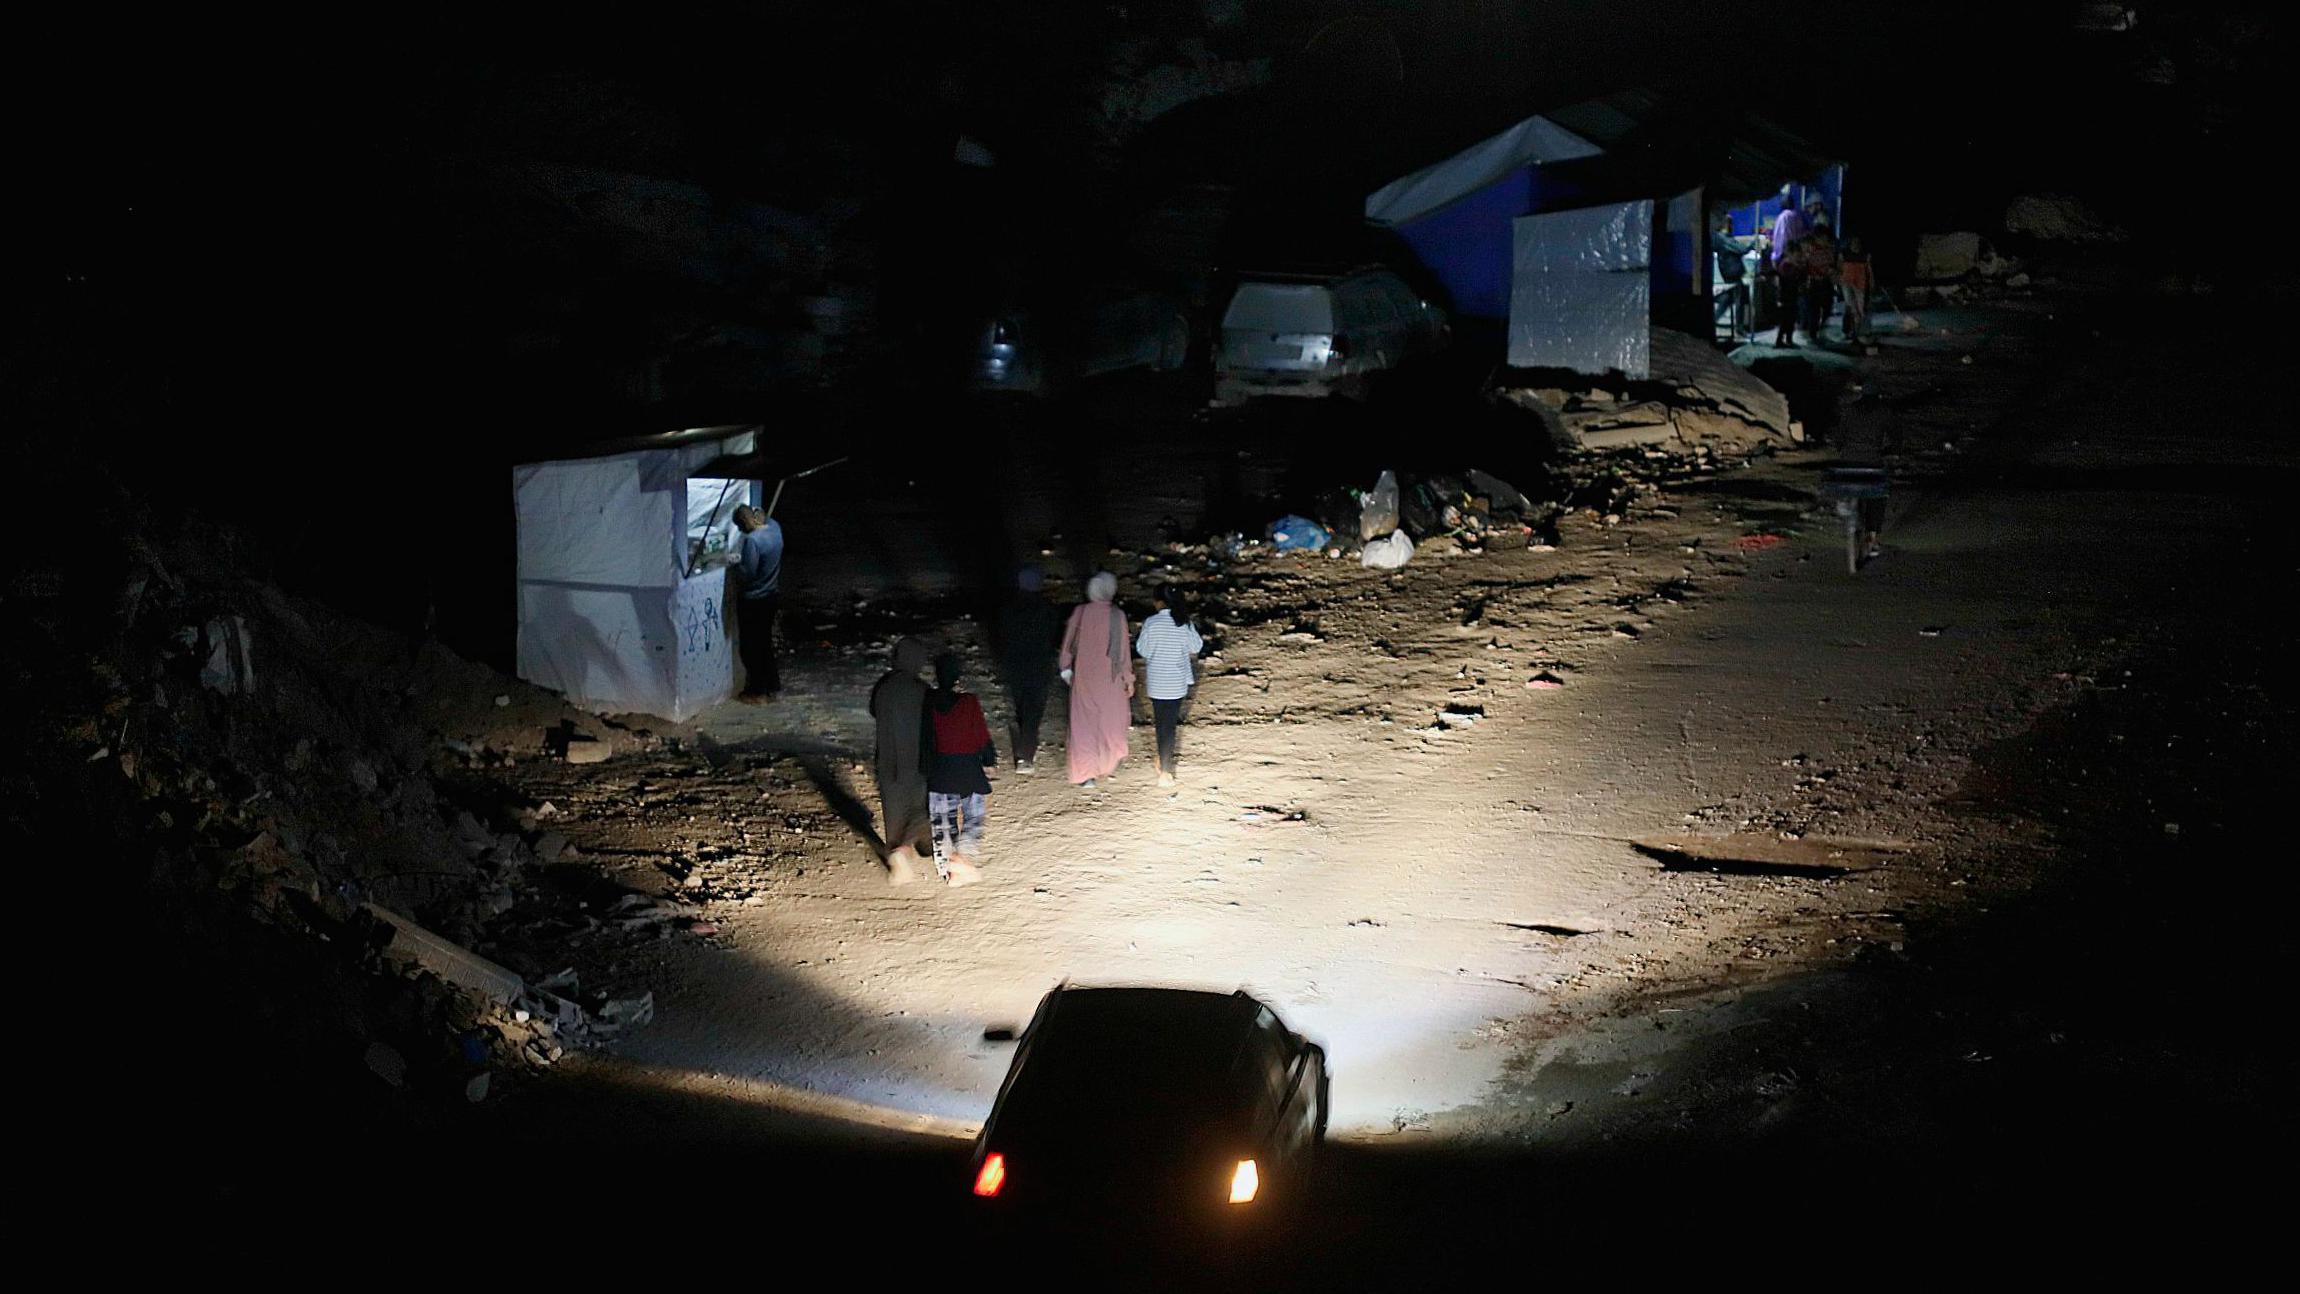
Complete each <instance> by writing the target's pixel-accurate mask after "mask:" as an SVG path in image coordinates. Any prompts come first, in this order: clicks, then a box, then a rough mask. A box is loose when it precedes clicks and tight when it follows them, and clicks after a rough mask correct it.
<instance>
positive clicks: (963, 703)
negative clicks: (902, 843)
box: [919, 652, 998, 886]
mask: <svg viewBox="0 0 2300 1294" xmlns="http://www.w3.org/2000/svg"><path fill="white" fill-rule="evenodd" d="M959 668H960V667H959V661H958V656H957V655H956V654H955V653H952V652H944V653H942V654H941V655H939V656H937V657H935V658H934V690H933V691H931V692H929V693H927V694H926V722H925V726H924V727H923V728H921V729H920V732H919V743H920V747H921V749H923V750H924V751H925V752H926V804H927V812H928V814H929V816H930V817H931V819H932V822H933V827H934V869H935V871H936V872H938V873H940V874H941V876H942V878H943V879H944V880H945V881H948V882H950V883H951V884H952V885H953V886H958V885H972V884H974V883H975V882H976V881H979V880H981V879H982V872H981V870H980V869H979V868H977V866H976V865H975V864H976V860H977V859H979V858H980V857H981V856H982V819H983V814H984V813H985V812H987V811H988V809H989V807H990V778H989V777H988V776H986V775H985V774H984V772H983V770H984V769H986V768H990V767H992V766H993V765H995V764H997V763H998V747H997V746H995V745H993V744H992V743H991V740H990V725H989V724H988V723H986V722H984V720H983V717H982V703H981V702H980V701H978V700H976V699H975V698H974V695H973V694H972V693H970V692H961V691H959V690H958V678H959Z"/></svg>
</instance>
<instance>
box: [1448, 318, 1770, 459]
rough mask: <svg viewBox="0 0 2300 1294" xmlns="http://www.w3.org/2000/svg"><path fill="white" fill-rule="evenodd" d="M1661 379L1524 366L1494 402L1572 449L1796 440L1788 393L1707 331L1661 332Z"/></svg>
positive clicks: (1742, 453)
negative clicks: (1728, 353) (1707, 337)
mask: <svg viewBox="0 0 2300 1294" xmlns="http://www.w3.org/2000/svg"><path fill="white" fill-rule="evenodd" d="M1651 354H1652V360H1651V369H1650V372H1651V374H1652V376H1650V377H1649V378H1646V379H1643V380H1631V379H1626V378H1620V377H1609V378H1585V377H1575V376H1573V375H1570V374H1561V373H1554V372H1548V371H1542V370H1526V371H1518V372H1516V373H1515V374H1514V375H1513V376H1512V377H1510V378H1508V379H1505V381H1506V383H1507V384H1504V385H1498V386H1496V388H1495V389H1494V391H1493V398H1494V400H1495V401H1497V402H1499V403H1501V404H1504V405H1507V406H1510V407H1513V408H1516V409H1520V410H1523V411H1525V412H1527V413H1530V414H1532V415H1533V416H1534V417H1535V418H1536V419H1537V420H1538V421H1539V423H1540V424H1541V426H1542V428H1543V429H1544V430H1545V431H1546V432H1547V433H1548V435H1549V438H1550V439H1551V441H1552V442H1554V443H1555V444H1556V445H1558V446H1559V447H1561V448H1563V449H1566V450H1569V451H1571V450H1601V451H1602V450H1621V449H1646V448H1659V449H1664V450H1667V451H1669V452H1674V453H1683V454H1691V455H1696V456H1699V457H1715V458H1719V459H1733V458H1742V457H1747V456H1748V455H1751V454H1753V453H1757V452H1761V451H1762V450H1764V449H1765V448H1767V447H1769V446H1772V445H1776V444H1785V443H1787V442H1788V441H1790V440H1791V439H1792V434H1791V427H1790V419H1789V403H1788V400H1787V399H1786V398H1784V397H1783V396H1782V394H1781V393H1780V392H1779V391H1776V390H1774V389H1773V388H1772V387H1770V386H1768V385H1766V384H1765V383H1764V381H1762V380H1761V379H1759V378H1757V377H1755V376H1752V375H1751V374H1750V373H1748V372H1747V371H1745V370H1743V369H1742V368H1740V367H1739V366H1738V365H1736V364H1734V363H1733V362H1732V361H1731V360H1729V359H1727V358H1726V357H1725V356H1723V355H1720V354H1718V353H1717V350H1716V348H1715V347H1712V346H1709V345H1707V344H1705V343H1703V342H1702V341H1701V339H1700V338H1697V337H1692V336H1688V335H1687V334H1685V333H1681V332H1677V331H1674V330H1672V329H1667V328H1656V329H1654V330H1653V339H1652V350H1651Z"/></svg>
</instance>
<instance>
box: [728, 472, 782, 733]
mask: <svg viewBox="0 0 2300 1294" xmlns="http://www.w3.org/2000/svg"><path fill="white" fill-rule="evenodd" d="M735 529H737V530H740V531H742V532H743V534H742V538H741V539H740V540H739V541H738V546H737V554H736V558H735V567H734V570H735V637H736V642H737V645H738V646H739V647H740V648H741V651H742V656H743V691H742V694H741V699H742V700H745V701H751V702H758V701H764V700H766V699H767V698H769V697H772V696H773V695H774V694H775V693H777V692H780V691H782V690H783V676H782V674H781V672H780V671H779V670H777V668H776V666H775V612H776V611H778V610H779V609H781V607H782V604H783V525H782V523H781V522H779V521H777V520H775V519H774V518H773V517H770V516H768V515H767V514H766V513H764V512H761V511H760V510H759V509H757V508H754V507H751V506H750V505H749V504H745V505H743V506H742V507H740V508H737V509H735Z"/></svg>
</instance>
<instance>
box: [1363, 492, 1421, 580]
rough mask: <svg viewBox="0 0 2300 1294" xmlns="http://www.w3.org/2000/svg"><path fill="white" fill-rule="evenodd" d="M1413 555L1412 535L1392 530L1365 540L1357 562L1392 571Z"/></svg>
mask: <svg viewBox="0 0 2300 1294" xmlns="http://www.w3.org/2000/svg"><path fill="white" fill-rule="evenodd" d="M1383 475H1385V476H1386V475H1388V473H1386V472H1385V473H1383ZM1413 557H1414V541H1413V539H1412V537H1410V536H1409V535H1407V534H1406V532H1405V531H1403V530H1393V531H1391V532H1390V533H1388V534H1386V535H1383V536H1382V537H1381V538H1379V539H1374V540H1369V541H1367V543H1366V547H1365V551H1364V552H1362V553H1360V554H1359V555H1358V562H1359V564H1360V565H1364V566H1370V567H1372V568H1374V569H1375V570H1379V571H1394V570H1396V569H1397V568H1398V567H1400V566H1403V565H1405V564H1406V563H1407V562H1410V561H1412V560H1413Z"/></svg>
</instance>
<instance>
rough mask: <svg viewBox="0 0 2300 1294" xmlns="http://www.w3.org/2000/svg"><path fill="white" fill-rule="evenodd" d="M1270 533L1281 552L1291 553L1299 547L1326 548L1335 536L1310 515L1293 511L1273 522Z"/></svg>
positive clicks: (1272, 542)
mask: <svg viewBox="0 0 2300 1294" xmlns="http://www.w3.org/2000/svg"><path fill="white" fill-rule="evenodd" d="M1269 534H1270V542H1271V544H1273V545H1275V546H1276V547H1277V550H1278V551H1279V552H1281V553H1290V552H1294V551H1296V550H1299V549H1313V548H1324V547H1325V546H1326V545H1327V544H1329V543H1331V542H1333V536H1332V535H1330V534H1328V533H1327V532H1326V528H1325V527H1324V526H1321V525H1319V524H1318V523H1317V522H1315V521H1312V520H1310V519H1309V518H1308V517H1303V516H1296V515H1293V514H1291V513H1289V514H1287V515H1286V516H1283V517H1280V518H1278V519H1277V520H1276V521H1273V522H1271V523H1270V531H1269Z"/></svg>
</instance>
